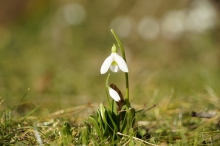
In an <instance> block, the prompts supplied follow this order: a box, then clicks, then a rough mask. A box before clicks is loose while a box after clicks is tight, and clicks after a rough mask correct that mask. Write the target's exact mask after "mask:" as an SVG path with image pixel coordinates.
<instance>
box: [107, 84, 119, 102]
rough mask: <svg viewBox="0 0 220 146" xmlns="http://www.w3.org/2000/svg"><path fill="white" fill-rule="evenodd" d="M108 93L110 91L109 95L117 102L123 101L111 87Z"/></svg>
mask: <svg viewBox="0 0 220 146" xmlns="http://www.w3.org/2000/svg"><path fill="white" fill-rule="evenodd" d="M108 91H109V95H110V96H111V97H112V98H113V99H114V100H115V101H117V102H119V100H121V98H120V96H119V94H118V93H117V92H116V91H115V90H114V89H112V88H111V87H109V88H108Z"/></svg>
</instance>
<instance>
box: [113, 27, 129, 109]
mask: <svg viewBox="0 0 220 146" xmlns="http://www.w3.org/2000/svg"><path fill="white" fill-rule="evenodd" d="M111 32H112V34H113V35H114V37H115V39H116V41H117V43H118V46H119V48H120V50H121V54H122V57H123V59H124V60H125V62H127V61H126V56H125V51H124V46H123V45H122V43H121V41H120V39H119V37H118V35H117V34H116V33H115V32H114V30H113V29H111ZM125 81H126V95H125V101H126V106H127V108H129V107H130V102H129V81H128V73H127V72H125Z"/></svg>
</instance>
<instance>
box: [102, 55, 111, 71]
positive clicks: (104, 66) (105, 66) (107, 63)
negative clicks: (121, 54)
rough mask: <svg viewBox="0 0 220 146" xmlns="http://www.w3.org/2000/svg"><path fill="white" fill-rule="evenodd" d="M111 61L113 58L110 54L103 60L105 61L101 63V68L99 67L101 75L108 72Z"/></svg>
mask: <svg viewBox="0 0 220 146" xmlns="http://www.w3.org/2000/svg"><path fill="white" fill-rule="evenodd" d="M112 61H113V56H112V54H111V55H110V56H109V57H107V58H106V59H105V61H104V62H103V64H102V67H101V69H100V72H101V74H105V73H106V72H107V71H108V69H109V67H110V65H111V64H112Z"/></svg>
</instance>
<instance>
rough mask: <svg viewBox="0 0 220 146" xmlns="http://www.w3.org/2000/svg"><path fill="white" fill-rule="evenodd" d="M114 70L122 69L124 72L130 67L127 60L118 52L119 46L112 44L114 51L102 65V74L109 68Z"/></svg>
mask: <svg viewBox="0 0 220 146" xmlns="http://www.w3.org/2000/svg"><path fill="white" fill-rule="evenodd" d="M109 68H110V69H111V71H113V72H118V71H119V70H120V69H121V70H122V71H123V72H128V67H127V64H126V62H125V60H124V59H123V58H122V57H121V56H119V55H118V54H117V48H116V46H115V45H113V46H112V53H111V55H110V56H109V57H107V58H106V59H105V61H104V62H103V64H102V67H101V70H100V72H101V74H105V73H106V72H107V71H108V69H109Z"/></svg>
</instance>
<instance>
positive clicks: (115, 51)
mask: <svg viewBox="0 0 220 146" xmlns="http://www.w3.org/2000/svg"><path fill="white" fill-rule="evenodd" d="M117 51H118V50H117V47H116V46H115V44H114V45H113V46H112V53H117Z"/></svg>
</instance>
